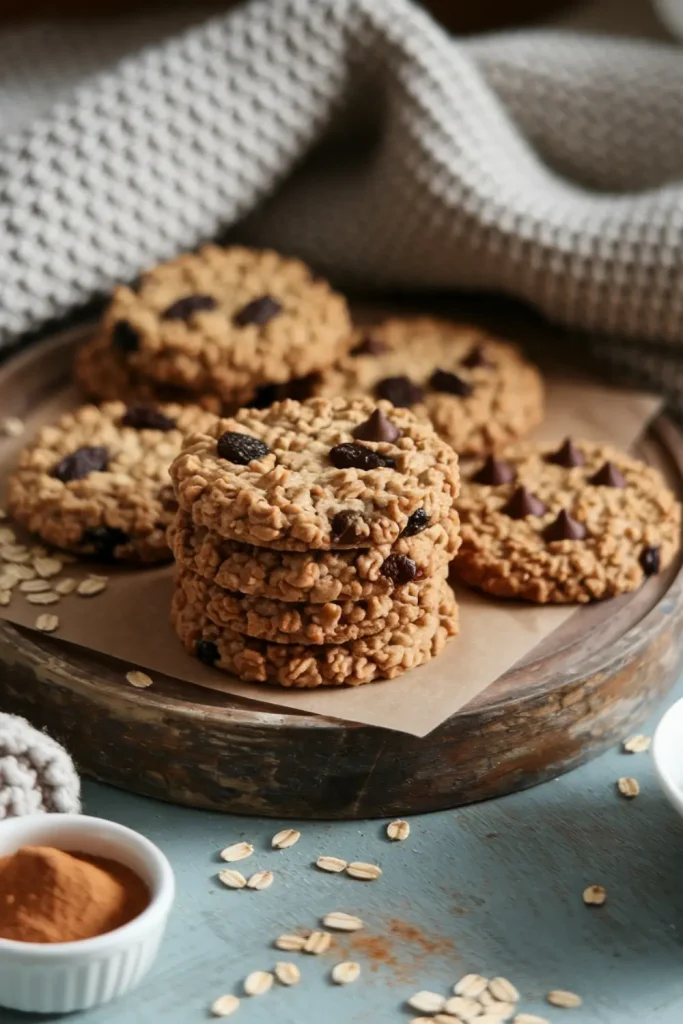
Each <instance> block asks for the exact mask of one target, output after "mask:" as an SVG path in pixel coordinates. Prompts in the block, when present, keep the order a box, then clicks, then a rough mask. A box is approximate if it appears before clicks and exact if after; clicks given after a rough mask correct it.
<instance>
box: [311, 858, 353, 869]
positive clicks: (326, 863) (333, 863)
mask: <svg viewBox="0 0 683 1024" xmlns="http://www.w3.org/2000/svg"><path fill="white" fill-rule="evenodd" d="M315 866H316V867H317V868H320V870H321V871H330V872H332V873H334V874H338V873H339V872H340V871H346V869H347V867H348V864H347V862H346V861H345V860H342V859H341V857H327V856H325V855H323V856H322V857H318V859H317V861H316V862H315Z"/></svg>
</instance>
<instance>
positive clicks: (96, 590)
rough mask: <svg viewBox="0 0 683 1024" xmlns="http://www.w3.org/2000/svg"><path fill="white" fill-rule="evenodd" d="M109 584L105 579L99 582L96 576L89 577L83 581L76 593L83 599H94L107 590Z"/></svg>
mask: <svg viewBox="0 0 683 1024" xmlns="http://www.w3.org/2000/svg"><path fill="white" fill-rule="evenodd" d="M106 586H107V584H106V583H105V581H104V580H103V579H100V580H97V579H95V578H94V576H88V578H87V579H85V580H81V582H80V583H79V584H78V586H77V587H76V593H77V594H80V596H81V597H94V596H95V594H101V593H102V591H103V590H105V589H106Z"/></svg>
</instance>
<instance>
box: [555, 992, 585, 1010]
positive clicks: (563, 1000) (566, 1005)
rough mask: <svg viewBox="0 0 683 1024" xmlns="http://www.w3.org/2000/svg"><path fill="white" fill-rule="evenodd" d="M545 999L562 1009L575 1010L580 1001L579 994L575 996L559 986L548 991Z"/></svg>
mask: <svg viewBox="0 0 683 1024" xmlns="http://www.w3.org/2000/svg"><path fill="white" fill-rule="evenodd" d="M546 999H547V1000H548V1002H549V1003H550V1005H551V1006H559V1007H560V1008H561V1009H563V1010H575V1009H576V1008H577V1006H581V1003H582V999H581V996H577V995H576V994H575V993H574V992H566V991H565V990H564V989H561V988H556V989H553V991H552V992H548V995H547V996H546Z"/></svg>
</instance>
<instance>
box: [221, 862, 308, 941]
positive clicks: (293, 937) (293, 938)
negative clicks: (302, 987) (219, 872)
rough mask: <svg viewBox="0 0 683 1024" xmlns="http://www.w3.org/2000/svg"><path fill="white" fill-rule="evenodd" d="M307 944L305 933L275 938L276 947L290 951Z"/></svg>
mask: <svg viewBox="0 0 683 1024" xmlns="http://www.w3.org/2000/svg"><path fill="white" fill-rule="evenodd" d="M224 873H225V872H224ZM235 873H236V874H237V873H238V872H235ZM240 877H241V876H240ZM305 945H306V939H305V938H304V937H303V935H278V937H277V938H276V940H275V948H276V949H284V950H286V951H287V952H288V953H300V952H301V951H302V950H303V948H304V946H305Z"/></svg>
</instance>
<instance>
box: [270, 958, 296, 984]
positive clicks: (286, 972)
mask: <svg viewBox="0 0 683 1024" xmlns="http://www.w3.org/2000/svg"><path fill="white" fill-rule="evenodd" d="M275 977H276V978H277V980H278V981H279V982H280V984H281V985H298V984H299V982H300V981H301V971H300V970H299V968H298V967H297V966H296V964H291V963H289V961H287V960H281V961H280V963H278V964H275Z"/></svg>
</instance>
